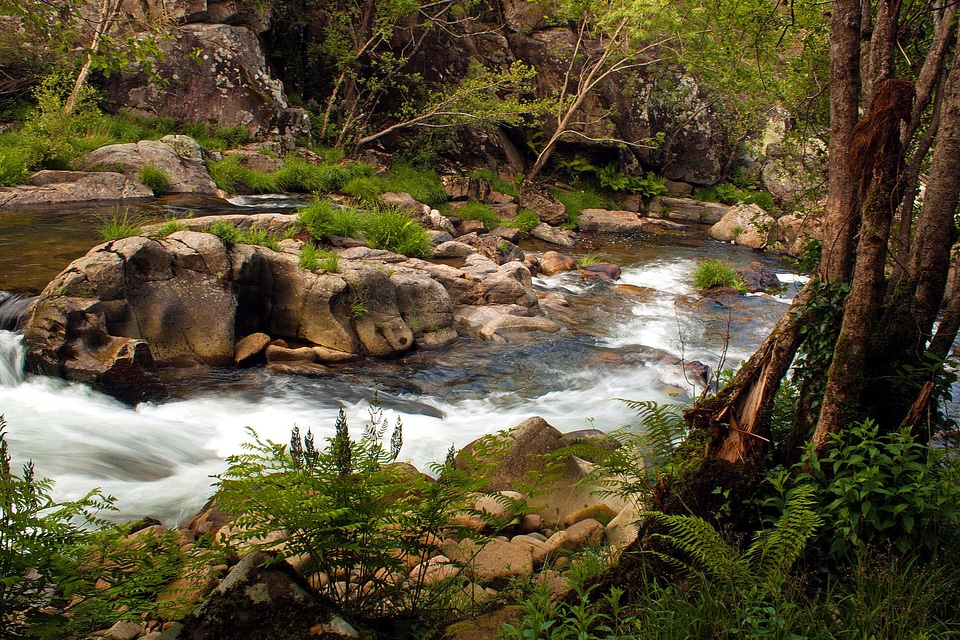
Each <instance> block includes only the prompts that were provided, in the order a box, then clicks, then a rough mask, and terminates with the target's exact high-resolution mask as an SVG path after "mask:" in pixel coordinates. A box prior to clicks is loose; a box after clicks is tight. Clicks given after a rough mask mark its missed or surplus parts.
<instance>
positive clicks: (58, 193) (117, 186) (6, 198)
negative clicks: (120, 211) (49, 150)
mask: <svg viewBox="0 0 960 640" xmlns="http://www.w3.org/2000/svg"><path fill="white" fill-rule="evenodd" d="M152 197H153V191H152V190H151V189H150V187H148V186H146V185H145V184H143V183H142V182H140V181H139V180H137V179H135V178H133V177H129V176H126V175H124V174H122V173H116V172H113V171H98V172H94V173H88V172H85V171H37V172H36V173H34V174H33V175H32V176H30V184H26V185H19V186H16V187H0V209H27V208H30V207H38V206H42V205H49V204H65V203H70V202H90V201H96V200H126V199H137V198H152Z"/></svg>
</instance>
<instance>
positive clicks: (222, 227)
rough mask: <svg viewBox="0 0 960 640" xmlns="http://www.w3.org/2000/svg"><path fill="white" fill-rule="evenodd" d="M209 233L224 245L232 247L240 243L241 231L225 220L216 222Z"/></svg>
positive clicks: (209, 229)
mask: <svg viewBox="0 0 960 640" xmlns="http://www.w3.org/2000/svg"><path fill="white" fill-rule="evenodd" d="M207 231H209V232H210V233H212V234H213V235H215V236H217V237H218V238H220V239H221V240H223V242H224V244H226V245H231V244H236V243H238V242H240V229H237V225H235V224H233V223H231V222H226V221H224V220H214V221H213V222H212V223H211V224H210V226H209V227H207Z"/></svg>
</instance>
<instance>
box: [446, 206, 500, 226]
mask: <svg viewBox="0 0 960 640" xmlns="http://www.w3.org/2000/svg"><path fill="white" fill-rule="evenodd" d="M455 215H456V216H457V217H459V218H461V219H462V220H479V221H481V222H482V223H483V226H484V228H485V229H486V230H487V231H490V230H491V229H496V228H497V227H499V226H500V218H498V217H497V215H496V214H495V213H494V212H493V210H492V209H491V208H490V207H488V206H487V205H485V204H483V203H482V202H477V201H476V200H470V201H469V202H467V204H465V205H463V206H462V207H460V208H458V209H457V210H456V211H455Z"/></svg>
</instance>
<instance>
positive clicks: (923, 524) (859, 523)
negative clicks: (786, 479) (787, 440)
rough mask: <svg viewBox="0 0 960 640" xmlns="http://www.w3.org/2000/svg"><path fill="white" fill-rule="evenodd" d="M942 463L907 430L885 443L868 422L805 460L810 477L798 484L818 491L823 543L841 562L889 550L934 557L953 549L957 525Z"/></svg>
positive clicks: (959, 498) (954, 488)
mask: <svg viewBox="0 0 960 640" xmlns="http://www.w3.org/2000/svg"><path fill="white" fill-rule="evenodd" d="M943 462H944V455H943V452H937V451H932V450H931V449H930V447H928V446H926V445H924V444H920V443H918V442H917V441H916V440H915V439H914V437H913V436H912V435H911V433H910V430H909V429H902V430H900V431H895V432H893V433H890V434H887V435H883V436H881V435H880V434H879V431H878V427H877V425H876V424H875V423H874V422H873V421H871V420H866V421H864V422H863V423H861V424H856V425H853V426H852V427H850V428H849V429H848V430H847V431H846V432H845V433H840V434H833V435H832V436H831V442H830V447H829V449H828V451H827V453H826V454H825V455H824V456H822V457H817V456H816V455H813V454H808V455H807V456H806V458H805V461H804V464H805V466H806V467H807V468H809V472H807V473H802V474H800V475H799V476H798V478H797V481H798V483H800V485H801V486H802V485H803V484H804V483H812V484H813V485H814V486H816V487H817V488H818V490H819V492H820V503H821V504H820V512H821V513H822V514H823V516H824V519H825V520H826V522H827V523H828V525H829V526H828V527H826V529H825V531H824V535H825V536H826V540H825V542H826V544H827V547H828V549H829V552H830V554H831V555H833V556H834V557H835V558H837V559H838V560H840V559H846V560H849V559H852V558H854V557H855V556H856V554H858V553H859V554H863V553H864V552H866V551H867V550H868V549H869V548H875V549H882V548H884V547H885V546H887V545H892V546H893V547H894V548H896V549H897V551H898V552H900V553H901V554H903V553H906V552H908V551H912V552H915V553H916V552H923V553H926V554H935V553H936V552H938V551H939V550H941V548H943V546H944V545H947V547H948V548H949V547H951V546H952V544H953V543H952V542H951V541H953V540H954V539H955V536H956V530H957V526H958V525H960V511H958V509H960V486H958V485H957V484H956V483H955V482H952V481H951V480H952V479H951V477H950V475H949V473H950V471H951V470H952V469H951V467H950V466H945V465H944V464H943Z"/></svg>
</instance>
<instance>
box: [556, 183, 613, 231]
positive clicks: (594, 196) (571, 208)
mask: <svg viewBox="0 0 960 640" xmlns="http://www.w3.org/2000/svg"><path fill="white" fill-rule="evenodd" d="M554 195H555V196H556V197H557V200H559V201H560V202H562V203H563V206H564V207H565V208H566V210H567V217H568V218H569V219H570V223H571V224H573V225H576V224H577V219H578V218H579V217H580V212H581V211H583V210H584V209H611V208H615V207H613V206H612V205H611V203H610V200H609V199H607V198H606V197H604V196H602V195H600V194H599V193H597V192H596V191H592V190H589V189H584V190H581V191H560V190H557V191H554Z"/></svg>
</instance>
